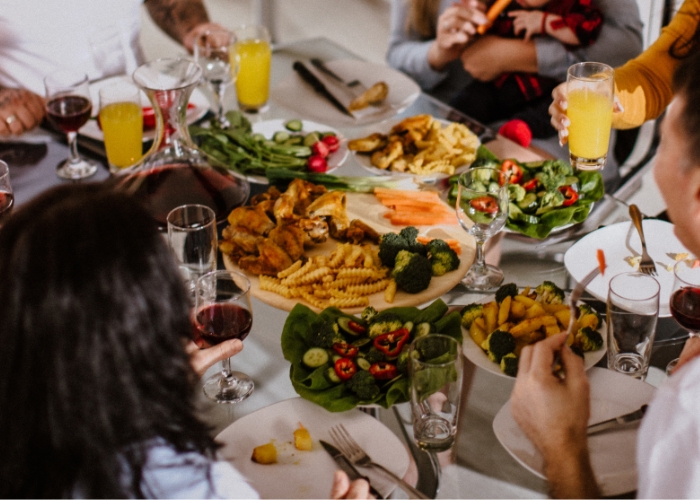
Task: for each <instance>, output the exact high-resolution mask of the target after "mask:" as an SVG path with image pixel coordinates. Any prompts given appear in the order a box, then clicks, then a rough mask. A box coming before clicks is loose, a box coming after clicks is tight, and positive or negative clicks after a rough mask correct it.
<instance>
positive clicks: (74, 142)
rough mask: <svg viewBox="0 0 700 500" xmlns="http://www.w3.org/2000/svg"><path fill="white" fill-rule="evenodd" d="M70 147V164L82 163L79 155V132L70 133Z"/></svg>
mask: <svg viewBox="0 0 700 500" xmlns="http://www.w3.org/2000/svg"><path fill="white" fill-rule="evenodd" d="M67 135H68V147H69V148H70V162H71V163H72V164H74V165H75V164H76V163H80V156H79V155H78V132H68V134H67Z"/></svg>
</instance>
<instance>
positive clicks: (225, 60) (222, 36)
mask: <svg viewBox="0 0 700 500" xmlns="http://www.w3.org/2000/svg"><path fill="white" fill-rule="evenodd" d="M235 43H236V36H235V35H234V34H233V33H232V32H231V31H229V30H227V29H224V28H211V29H208V30H207V31H205V32H204V33H202V34H201V35H199V36H198V37H197V39H196V40H195V42H194V60H195V61H196V62H197V64H199V65H200V66H201V68H202V77H203V78H204V79H205V80H206V81H207V82H209V85H210V86H211V88H212V90H213V91H214V97H215V99H216V119H217V120H218V121H219V123H220V124H221V125H222V126H228V122H227V120H226V117H225V116H224V105H223V102H224V95H225V93H226V88H227V87H228V86H229V85H230V84H231V83H232V82H233V81H235V80H236V77H237V75H238V56H237V55H236V50H235Z"/></svg>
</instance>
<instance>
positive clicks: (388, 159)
mask: <svg viewBox="0 0 700 500" xmlns="http://www.w3.org/2000/svg"><path fill="white" fill-rule="evenodd" d="M401 155H403V146H402V145H401V142H400V141H394V142H390V143H389V144H388V145H387V146H386V147H385V148H384V149H382V150H379V151H375V152H374V153H372V157H371V159H370V162H371V163H372V165H374V166H375V167H377V168H381V169H382V170H386V169H387V168H389V166H390V165H391V163H392V162H393V161H394V160H395V159H397V158H400V157H401Z"/></svg>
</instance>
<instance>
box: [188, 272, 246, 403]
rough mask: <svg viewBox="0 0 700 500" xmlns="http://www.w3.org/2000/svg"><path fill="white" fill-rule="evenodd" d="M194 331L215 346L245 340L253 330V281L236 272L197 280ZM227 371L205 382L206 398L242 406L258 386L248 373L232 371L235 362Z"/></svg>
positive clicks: (228, 363)
mask: <svg viewBox="0 0 700 500" xmlns="http://www.w3.org/2000/svg"><path fill="white" fill-rule="evenodd" d="M195 293H196V299H195V300H196V302H195V309H194V318H193V322H194V327H195V332H196V335H198V336H199V337H201V338H202V339H204V340H205V341H206V342H208V343H209V344H211V345H216V344H219V343H221V342H223V341H225V340H229V339H241V340H243V339H245V338H246V337H247V336H248V333H250V329H251V327H252V326H253V309H252V308H251V305H250V281H249V280H248V278H247V277H246V276H245V275H244V274H242V273H238V272H235V271H223V270H222V271H212V272H210V273H207V274H205V275H204V276H202V277H201V278H199V279H198V280H197V286H196V289H195ZM222 364H223V369H222V370H221V371H220V372H219V373H217V374H216V375H212V376H211V377H209V378H208V379H207V380H206V381H205V382H204V387H203V389H204V394H205V395H206V396H207V397H208V398H210V399H212V400H214V401H216V402H217V403H238V402H239V401H243V400H244V399H245V398H247V397H248V396H250V394H251V393H252V392H253V388H254V387H255V384H254V383H253V381H252V380H251V378H250V377H249V376H248V375H246V374H245V373H241V372H238V371H231V358H227V359H225V360H224V361H223V362H222Z"/></svg>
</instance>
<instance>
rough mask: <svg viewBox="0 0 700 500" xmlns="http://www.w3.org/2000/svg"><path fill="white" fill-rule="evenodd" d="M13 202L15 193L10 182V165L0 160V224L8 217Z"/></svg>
mask: <svg viewBox="0 0 700 500" xmlns="http://www.w3.org/2000/svg"><path fill="white" fill-rule="evenodd" d="M14 204H15V195H14V194H13V192H12V185H11V184H10V167H8V166H7V163H5V162H4V161H2V160H0V226H2V225H3V224H4V223H5V221H6V220H7V219H8V218H9V217H10V214H11V213H12V207H13V206H14Z"/></svg>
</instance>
